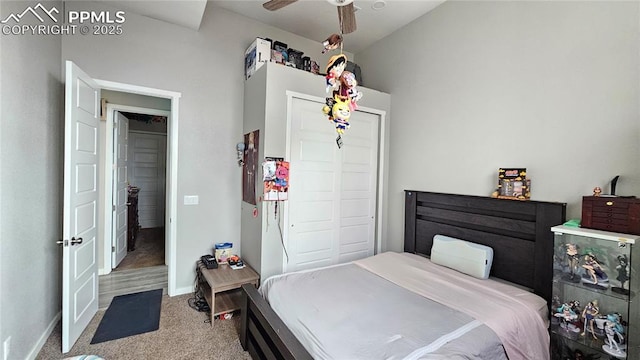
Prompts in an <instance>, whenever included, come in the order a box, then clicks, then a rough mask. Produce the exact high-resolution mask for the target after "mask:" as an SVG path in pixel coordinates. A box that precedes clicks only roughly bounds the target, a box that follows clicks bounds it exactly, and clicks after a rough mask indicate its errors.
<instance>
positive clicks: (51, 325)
mask: <svg viewBox="0 0 640 360" xmlns="http://www.w3.org/2000/svg"><path fill="white" fill-rule="evenodd" d="M60 319H62V311H59V312H58V313H57V314H56V316H55V317H54V318H53V320H51V322H50V323H49V326H47V329H46V330H45V331H44V333H42V335H41V336H40V338H39V339H38V342H37V343H36V345H35V346H34V347H33V349H31V352H29V355H27V357H26V359H27V360H35V358H36V357H37V356H38V354H39V353H40V350H42V347H43V346H44V344H45V343H46V342H47V340H48V339H49V336H50V335H51V333H52V332H53V329H55V328H56V326H57V325H58V322H59V321H60ZM61 346H62V344H61Z"/></svg>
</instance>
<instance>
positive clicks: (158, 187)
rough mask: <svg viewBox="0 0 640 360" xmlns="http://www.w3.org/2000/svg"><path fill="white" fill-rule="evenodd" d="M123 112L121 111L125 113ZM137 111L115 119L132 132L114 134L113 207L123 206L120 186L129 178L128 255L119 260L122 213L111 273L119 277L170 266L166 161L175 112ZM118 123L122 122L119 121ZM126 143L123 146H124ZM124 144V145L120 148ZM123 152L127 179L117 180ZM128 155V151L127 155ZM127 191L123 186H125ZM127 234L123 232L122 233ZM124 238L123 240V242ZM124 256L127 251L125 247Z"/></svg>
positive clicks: (116, 216)
mask: <svg viewBox="0 0 640 360" xmlns="http://www.w3.org/2000/svg"><path fill="white" fill-rule="evenodd" d="M121 109H122V107H121ZM131 110H136V111H135V112H133V111H117V110H114V111H117V114H114V118H115V119H120V120H124V118H126V120H127V121H120V122H122V123H124V124H126V125H128V126H126V127H127V129H126V131H127V134H122V136H118V135H119V133H120V131H121V130H120V128H118V127H116V128H114V129H113V132H114V133H113V138H114V147H113V156H114V157H113V159H114V160H115V161H114V165H115V166H114V172H115V174H114V176H113V177H112V178H113V179H114V181H113V184H112V192H113V194H114V197H113V205H114V206H115V208H117V206H118V199H117V197H118V195H117V194H118V187H119V186H120V184H119V181H120V180H121V179H124V178H126V180H127V184H126V187H125V186H123V189H125V188H126V189H127V202H126V205H127V206H126V209H127V216H126V220H127V221H126V223H127V224H126V252H125V253H124V254H123V257H121V256H119V254H118V250H119V247H121V246H120V245H119V242H120V243H124V242H125V241H123V240H125V239H119V237H120V236H123V235H125V234H121V233H120V231H119V226H118V221H119V219H121V218H124V217H122V216H119V214H118V211H117V210H116V211H114V212H113V232H112V245H113V247H115V249H116V251H113V250H112V252H114V253H115V254H114V256H112V264H111V267H112V268H113V270H114V271H121V270H131V269H140V268H146V267H152V266H160V265H166V264H165V263H166V261H165V238H166V237H165V227H164V223H165V221H164V219H165V216H166V211H165V204H166V199H165V195H166V159H167V156H166V154H167V122H168V118H169V116H170V114H171V113H170V112H167V111H150V110H146V109H142V108H139V109H131ZM116 122H118V120H116ZM123 140H124V141H123ZM121 142H124V144H121ZM119 148H122V149H124V148H126V149H127V150H126V152H127V153H126V154H123V155H125V156H126V161H124V162H123V165H124V166H126V168H125V169H126V176H122V175H120V174H118V172H119V171H121V170H119V166H118V165H117V163H118V161H119V159H118V158H119V155H118V151H119ZM123 151H124V150H123ZM123 185H124V184H123ZM123 230H124V229H123ZM123 237H124V236H123ZM122 248H123V249H122V250H123V252H124V246H122Z"/></svg>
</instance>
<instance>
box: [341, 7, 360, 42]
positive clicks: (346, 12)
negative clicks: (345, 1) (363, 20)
mask: <svg viewBox="0 0 640 360" xmlns="http://www.w3.org/2000/svg"><path fill="white" fill-rule="evenodd" d="M338 21H340V30H341V31H342V33H343V34H349V33H352V32H354V31H356V29H357V26H356V10H355V8H354V7H353V3H350V4H349V5H345V6H338Z"/></svg>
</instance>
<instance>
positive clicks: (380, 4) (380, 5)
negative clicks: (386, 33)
mask: <svg viewBox="0 0 640 360" xmlns="http://www.w3.org/2000/svg"><path fill="white" fill-rule="evenodd" d="M385 6H387V2H386V1H384V0H375V1H374V2H373V4H371V8H372V9H373V10H382V9H384V8H385Z"/></svg>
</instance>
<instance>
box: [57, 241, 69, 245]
mask: <svg viewBox="0 0 640 360" xmlns="http://www.w3.org/2000/svg"><path fill="white" fill-rule="evenodd" d="M67 243H68V241H67V240H58V241H56V244H58V245H64V246H67Z"/></svg>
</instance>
